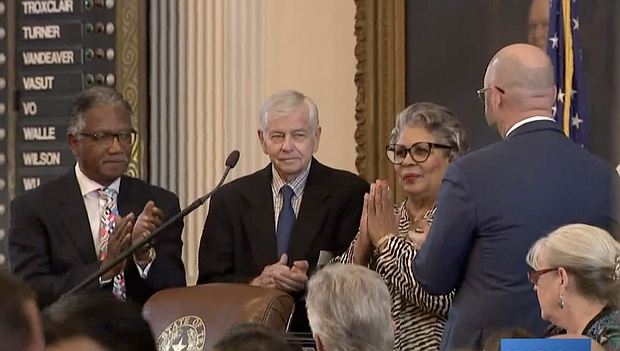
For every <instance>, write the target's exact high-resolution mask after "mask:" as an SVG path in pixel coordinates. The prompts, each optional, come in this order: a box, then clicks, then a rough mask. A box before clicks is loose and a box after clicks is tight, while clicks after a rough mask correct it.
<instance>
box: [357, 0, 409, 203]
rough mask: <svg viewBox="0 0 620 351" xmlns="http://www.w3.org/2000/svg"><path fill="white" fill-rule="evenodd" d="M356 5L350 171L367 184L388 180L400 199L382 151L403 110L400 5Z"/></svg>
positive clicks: (370, 1)
mask: <svg viewBox="0 0 620 351" xmlns="http://www.w3.org/2000/svg"><path fill="white" fill-rule="evenodd" d="M355 4H356V14H355V36H356V38H357V45H356V47H355V57H356V59H357V71H356V74H355V84H356V86H357V98H356V107H355V120H356V122H357V129H356V131H355V142H356V152H357V158H356V161H355V165H356V167H357V170H358V172H359V174H360V175H361V176H362V177H364V178H365V179H366V180H368V181H374V180H376V179H378V178H381V179H387V180H388V181H389V182H390V184H392V185H393V186H392V188H393V189H395V190H396V196H397V198H400V197H401V196H402V195H401V194H400V189H399V188H400V187H398V186H396V184H397V179H396V178H395V176H394V168H393V166H392V164H391V163H390V162H389V160H388V159H387V157H386V156H385V146H386V145H387V144H388V142H389V136H390V131H391V130H392V128H393V127H394V117H395V116H396V114H397V113H398V112H400V111H401V110H402V109H404V108H405V0H391V1H384V0H355Z"/></svg>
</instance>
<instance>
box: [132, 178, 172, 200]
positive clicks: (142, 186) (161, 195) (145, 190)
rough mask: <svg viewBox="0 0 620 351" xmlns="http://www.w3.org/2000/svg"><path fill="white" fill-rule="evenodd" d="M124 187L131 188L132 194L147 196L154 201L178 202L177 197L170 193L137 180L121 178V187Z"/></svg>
mask: <svg viewBox="0 0 620 351" xmlns="http://www.w3.org/2000/svg"><path fill="white" fill-rule="evenodd" d="M125 186H126V187H128V188H131V191H132V192H136V193H141V194H148V195H149V196H150V197H154V198H156V199H175V200H178V196H177V195H176V194H175V193H173V192H172V191H170V190H167V189H164V188H162V187H160V186H157V185H153V184H151V183H148V182H146V181H144V180H142V179H139V178H134V177H129V176H123V177H122V178H121V187H125Z"/></svg>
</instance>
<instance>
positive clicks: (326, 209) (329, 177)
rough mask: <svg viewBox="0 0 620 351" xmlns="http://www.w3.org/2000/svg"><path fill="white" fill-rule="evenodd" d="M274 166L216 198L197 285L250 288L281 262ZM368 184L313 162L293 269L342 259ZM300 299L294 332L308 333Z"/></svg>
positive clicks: (294, 240) (293, 245) (293, 244)
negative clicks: (322, 255) (326, 256)
mask: <svg viewBox="0 0 620 351" xmlns="http://www.w3.org/2000/svg"><path fill="white" fill-rule="evenodd" d="M271 180H272V170H271V164H270V165H268V166H267V167H265V168H264V169H262V170H260V171H258V172H256V173H253V174H250V175H248V176H245V177H242V178H239V179H237V180H235V181H233V182H231V183H229V184H227V185H225V186H224V187H222V188H221V189H220V190H219V191H218V192H217V193H216V194H215V195H214V196H213V197H212V198H211V203H210V206H209V214H208V216H207V220H206V223H205V227H204V230H203V232H202V239H201V242H200V253H199V276H198V284H204V283H213V282H239V283H249V282H250V280H252V279H253V278H255V277H257V276H259V275H260V274H261V272H262V270H263V268H264V267H265V266H268V265H271V264H273V263H275V262H277V261H278V257H277V248H276V235H275V221H274V209H273V197H272V191H271ZM368 191H369V185H368V183H367V182H366V181H365V180H363V179H362V178H360V177H358V176H356V175H354V174H352V173H349V172H346V171H341V170H336V169H332V168H329V167H326V166H324V165H322V164H320V163H319V162H318V161H316V160H314V159H313V160H312V165H311V166H310V172H309V174H308V179H307V181H306V186H305V188H304V194H303V198H302V202H301V207H300V209H299V214H298V216H297V220H296V222H295V226H294V228H293V232H292V234H291V239H290V243H289V250H288V257H289V263H292V262H294V261H298V260H307V261H308V263H309V265H310V268H309V272H312V270H313V269H314V268H315V266H316V263H317V260H318V258H319V252H320V251H321V250H325V251H331V252H332V253H334V254H335V255H340V254H341V253H343V252H344V251H345V250H346V249H347V247H348V246H349V243H350V242H351V240H353V238H354V237H355V234H356V233H357V230H358V228H359V222H360V217H361V214H362V205H363V203H364V194H365V193H366V192H368ZM293 295H294V297H296V308H295V317H294V321H293V325H292V329H293V330H295V331H309V327H308V322H307V320H306V317H305V305H304V303H303V301H302V300H301V298H302V297H303V294H293Z"/></svg>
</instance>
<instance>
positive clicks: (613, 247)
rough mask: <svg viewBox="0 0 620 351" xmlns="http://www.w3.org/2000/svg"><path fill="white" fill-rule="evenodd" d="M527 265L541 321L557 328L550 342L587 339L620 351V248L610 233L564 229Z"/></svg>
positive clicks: (539, 244) (536, 249)
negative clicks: (567, 337) (562, 338)
mask: <svg viewBox="0 0 620 351" xmlns="http://www.w3.org/2000/svg"><path fill="white" fill-rule="evenodd" d="M527 263H528V264H529V265H530V266H531V267H532V268H533V269H534V271H531V272H529V273H528V276H529V279H530V282H531V283H532V284H533V285H534V290H535V291H536V295H537V296H538V302H539V304H540V309H541V316H542V318H543V319H544V320H546V321H549V322H551V323H552V325H551V326H550V327H549V328H548V329H547V333H546V335H545V336H546V337H553V336H557V335H562V334H577V335H584V336H587V337H590V338H592V339H593V340H595V341H596V342H598V343H599V344H601V345H602V346H603V347H604V348H605V350H608V351H612V350H613V351H618V350H620V314H619V310H618V299H619V298H620V244H619V243H618V242H617V241H616V240H614V238H613V237H612V236H611V235H610V234H609V233H608V232H606V231H605V230H603V229H600V228H597V227H593V226H590V225H586V224H570V225H566V226H563V227H561V228H559V229H557V230H556V231H554V232H552V233H551V234H549V235H547V236H546V237H543V238H541V239H539V240H538V241H536V243H534V245H533V246H532V248H531V249H530V251H529V253H528V255H527Z"/></svg>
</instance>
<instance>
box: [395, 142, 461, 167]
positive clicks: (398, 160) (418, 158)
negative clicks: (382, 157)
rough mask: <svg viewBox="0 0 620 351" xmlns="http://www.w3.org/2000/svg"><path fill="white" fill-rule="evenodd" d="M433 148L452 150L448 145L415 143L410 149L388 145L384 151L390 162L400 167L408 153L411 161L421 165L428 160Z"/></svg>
mask: <svg viewBox="0 0 620 351" xmlns="http://www.w3.org/2000/svg"><path fill="white" fill-rule="evenodd" d="M434 147H437V148H442V149H452V146H449V145H444V144H436V143H427V142H420V143H415V144H413V145H411V147H410V148H406V147H404V146H402V145H398V144H392V145H388V146H387V147H386V148H385V149H386V152H387V157H388V159H389V160H390V162H392V163H393V164H395V165H400V164H402V163H403V162H404V161H405V159H406V158H407V153H409V155H411V159H413V160H414V161H415V162H417V163H422V162H424V161H426V160H428V158H429V157H430V155H431V152H432V151H433V148H434Z"/></svg>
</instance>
